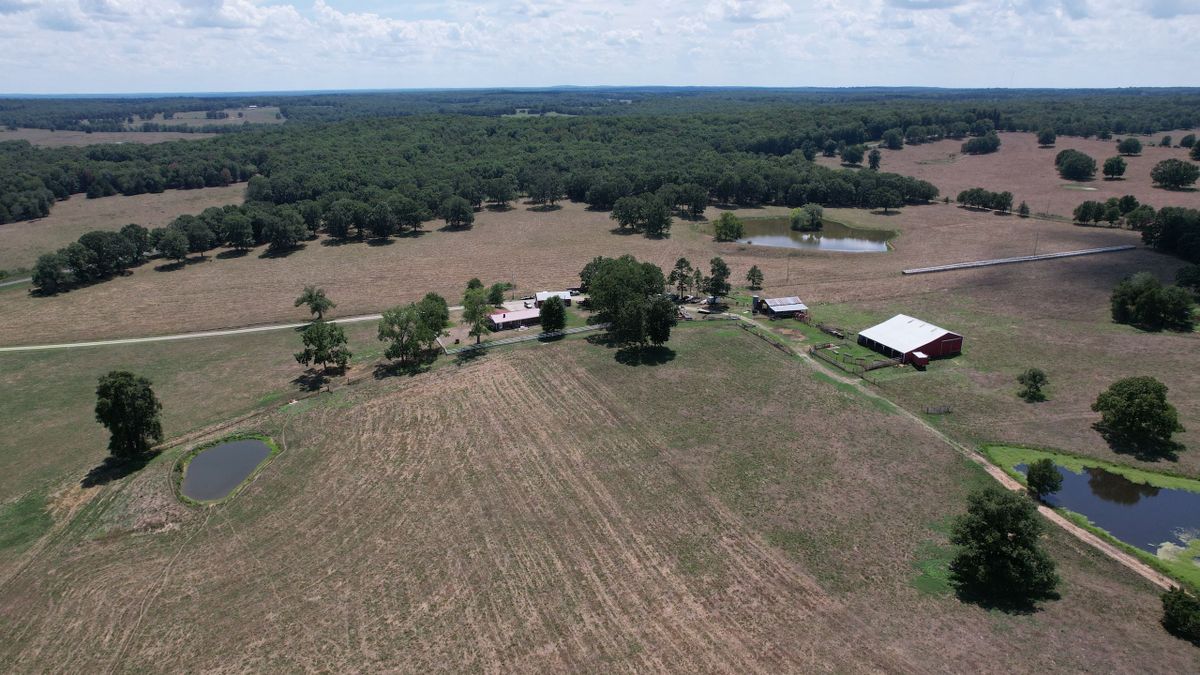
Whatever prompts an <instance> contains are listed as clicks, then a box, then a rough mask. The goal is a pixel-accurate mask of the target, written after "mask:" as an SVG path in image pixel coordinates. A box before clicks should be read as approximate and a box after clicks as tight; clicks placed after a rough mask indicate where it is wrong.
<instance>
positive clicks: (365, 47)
mask: <svg viewBox="0 0 1200 675" xmlns="http://www.w3.org/2000/svg"><path fill="white" fill-rule="evenodd" d="M1198 23H1200V2H1194V1H1192V0H1132V1H1122V0H1012V1H1011V2H1006V3H994V2H987V1H986V0H861V1H855V2H850V1H849V0H660V1H659V2H656V3H653V4H648V3H612V2H602V1H601V0H571V1H570V2H568V1H567V0H515V1H514V0H462V1H460V2H453V3H444V2H436V1H434V0H411V1H409V2H404V3H397V2H387V1H385V0H203V1H201V0H154V1H153V2H151V1H150V0H0V41H3V43H4V45H5V49H4V50H2V53H0V91H8V92H20V95H24V96H38V95H47V96H67V95H76V94H78V93H80V92H86V93H89V94H97V95H102V94H107V95H110V96H116V95H126V94H130V93H137V94H144V95H151V94H154V95H165V94H175V93H179V92H213V93H217V92H256V93H258V92H268V91H272V92H278V91H282V92H293V91H296V92H311V91H362V90H370V91H375V90H380V91H393V90H417V91H421V90H445V89H490V88H495V85H493V84H491V83H492V82H507V83H510V84H509V85H508V86H506V87H504V88H514V86H513V85H512V84H511V83H514V82H519V83H520V84H518V85H516V88H530V89H540V88H546V87H551V86H554V85H552V84H551V83H562V82H572V83H579V84H580V85H581V86H608V85H604V84H602V83H610V82H670V83H673V86H747V87H770V88H777V87H783V88H791V87H794V86H796V85H795V84H794V83H795V82H805V83H807V84H808V86H812V87H837V88H841V87H853V88H857V87H866V86H893V87H894V86H935V87H939V88H951V89H957V88H972V89H973V88H983V89H995V88H1004V89H1018V90H1024V89H1097V88H1113V87H1116V88H1126V87H1138V88H1144V87H1155V88H1163V87H1165V88H1174V87H1189V88H1190V87H1196V86H1200V72H1197V69H1196V68H1195V59H1194V58H1193V57H1191V56H1189V55H1192V54H1195V53H1196V52H1197V51H1200V31H1197V30H1196V27H1197V25H1198ZM865 82H872V83H875V84H872V85H867V84H864V83H865ZM914 82H915V83H926V84H919V85H912V84H910V83H914ZM181 83H187V84H186V85H181ZM558 86H562V85H558ZM15 95H18V94H10V96H15Z"/></svg>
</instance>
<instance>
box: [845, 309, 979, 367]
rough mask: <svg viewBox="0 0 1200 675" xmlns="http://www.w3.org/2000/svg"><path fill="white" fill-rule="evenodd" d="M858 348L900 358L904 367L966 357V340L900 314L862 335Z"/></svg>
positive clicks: (868, 329)
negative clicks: (938, 359)
mask: <svg viewBox="0 0 1200 675" xmlns="http://www.w3.org/2000/svg"><path fill="white" fill-rule="evenodd" d="M858 344H860V345H863V346H864V347H869V348H871V349H874V350H875V351H877V352H879V353H881V354H884V355H886V356H890V357H892V358H898V359H900V362H901V363H912V364H914V365H918V366H923V365H925V364H927V363H929V359H931V358H932V359H936V358H941V357H944V356H954V355H955V354H960V353H962V344H963V337H962V336H961V335H959V334H957V333H952V332H950V331H948V330H946V329H945V328H939V327H938V326H935V325H933V324H931V323H925V322H924V321H921V320H920V319H914V318H913V317H911V316H908V315H906V314H897V315H896V316H893V317H892V318H890V319H888V320H887V321H884V322H883V323H881V324H878V325H875V326H871V327H870V328H867V329H866V330H863V331H861V332H859V334H858Z"/></svg>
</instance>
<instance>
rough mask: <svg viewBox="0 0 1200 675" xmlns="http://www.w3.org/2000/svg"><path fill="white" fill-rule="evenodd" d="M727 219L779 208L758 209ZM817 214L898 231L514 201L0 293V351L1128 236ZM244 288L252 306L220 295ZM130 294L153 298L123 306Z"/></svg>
mask: <svg viewBox="0 0 1200 675" xmlns="http://www.w3.org/2000/svg"><path fill="white" fill-rule="evenodd" d="M70 203H71V202H66V203H64V204H63V205H62V206H66V205H68V204H70ZM719 212H720V210H719V209H717V208H715V207H710V208H709V209H708V216H709V218H710V219H712V218H715V217H716V214H717V213H719ZM734 213H739V214H742V215H748V214H753V215H767V214H783V213H786V211H785V210H784V209H782V208H780V207H765V208H760V209H740V210H735V211H734ZM827 213H828V214H829V216H830V217H831V218H835V219H838V220H841V221H846V222H849V223H855V224H860V225H861V226H864V227H870V228H883V227H888V228H891V229H898V230H899V231H900V232H901V235H900V236H899V237H898V238H897V239H895V240H894V241H893V247H894V249H895V250H894V251H891V252H888V253H880V254H858V255H854V256H852V257H848V256H847V255H846V254H842V253H800V252H792V251H788V250H784V249H774V248H764V247H755V246H749V245H744V244H737V243H717V242H714V241H713V240H712V237H711V235H708V234H706V233H704V231H703V229H704V228H703V225H704V224H703V223H702V222H688V221H686V220H680V221H679V222H677V223H676V226H675V227H674V229H673V231H672V234H671V237H670V238H668V239H659V240H655V239H646V238H643V237H631V236H623V235H620V234H614V232H613V228H614V223H613V222H612V221H611V220H610V219H609V218H608V214H606V213H603V212H595V211H590V210H586V209H585V208H583V206H582V205H579V204H571V203H568V204H564V205H563V207H562V208H561V209H559V210H555V211H536V210H531V209H528V208H525V207H519V208H515V209H512V210H509V211H504V212H492V211H484V212H481V213H479V214H478V217H477V219H476V222H475V224H474V226H473V227H472V228H471V229H469V230H461V231H458V230H442V229H437V225H436V224H434V223H430V224H428V225H427V227H428V228H429V229H427V230H425V231H424V232H423V233H421V234H418V235H415V236H411V235H410V236H405V237H402V238H398V239H395V240H392V241H391V242H390V243H389V244H388V245H386V246H372V245H369V244H366V243H347V244H340V245H331V244H335V242H333V241H331V240H328V239H324V238H323V239H321V240H319V241H311V242H308V243H307V244H306V245H305V246H304V248H302V249H301V250H298V251H296V252H294V253H291V254H290V255H287V256H282V257H269V258H264V257H261V256H260V254H261V253H262V250H261V249H257V250H254V251H251V252H250V253H249V254H247V255H244V256H233V257H230V255H229V254H228V253H226V252H223V251H214V252H212V253H211V254H210V255H209V256H207V257H206V258H205V259H204V260H203V262H200V259H198V258H194V259H193V260H194V262H189V264H188V265H186V266H185V267H184V268H183V269H178V270H174V269H172V270H167V271H161V270H160V269H159V266H158V265H156V264H153V263H149V264H144V265H142V266H140V267H139V268H136V269H135V270H133V273H132V274H130V275H128V276H124V277H120V278H117V279H114V280H112V281H108V282H105V283H102V284H97V285H94V286H89V287H84V288H80V289H77V290H74V291H71V292H69V293H64V294H61V295H58V296H54V297H47V298H42V297H33V296H26V295H24V294H12V293H9V294H3V295H0V312H3V313H4V314H5V316H8V317H10V319H11V320H10V322H8V323H6V324H4V325H0V345H16V344H38V343H48V342H70V341H76V340H89V339H103V338H113V337H128V336H130V335H131V333H132V334H134V335H156V334H166V333H175V332H186V331H194V330H206V329H212V328H226V327H233V326H245V325H252V324H260V323H271V322H278V321H293V320H296V319H298V318H303V316H304V315H303V313H301V312H299V311H298V310H295V309H294V308H292V304H291V301H292V299H293V298H294V297H295V294H296V291H297V289H299V288H301V287H303V286H304V285H306V284H317V285H319V286H322V287H324V288H325V289H326V290H327V291H328V292H329V294H330V296H331V297H333V298H335V300H336V301H337V303H338V307H337V309H336V311H335V313H334V316H350V315H356V314H368V313H373V312H378V311H381V310H382V309H384V308H386V307H390V306H393V305H396V304H398V303H401V302H408V301H411V300H415V299H417V298H419V297H420V296H422V295H424V294H425V293H426V292H427V291H434V292H438V293H440V294H442V295H444V296H445V297H447V298H453V297H457V296H459V295H461V293H462V288H463V286H464V285H465V283H466V281H467V280H468V279H470V278H472V277H479V278H480V279H483V280H484V281H485V282H486V283H489V284H490V283H492V282H495V281H511V282H513V283H514V284H515V286H516V290H517V292H518V293H520V294H522V295H523V294H528V293H531V292H533V291H537V290H543V289H545V288H561V287H566V286H571V285H574V284H576V283H578V274H579V270H580V269H581V268H582V267H583V265H584V263H586V262H587V261H588V260H591V259H592V258H593V257H595V256H597V255H610V256H615V255H621V254H624V253H630V254H633V255H635V256H636V257H637V258H638V259H639V260H649V261H651V262H653V263H655V264H657V265H659V266H660V267H663V268H664V269H669V268H670V267H671V266H672V265H673V264H674V262H675V260H676V258H678V257H680V256H683V257H687V258H688V259H689V260H691V261H692V262H693V263H694V264H701V265H706V264H707V261H708V260H709V258H711V257H713V256H714V255H720V256H722V257H723V258H724V259H725V260H726V261H727V262H728V263H729V265H730V267H731V268H732V270H733V275H734V281H735V282H741V281H742V278H743V277H744V275H745V273H746V270H748V269H749V268H750V266H751V265H758V266H759V267H760V268H761V269H762V270H763V272H764V274H765V277H766V282H765V284H766V291H765V292H767V294H768V295H769V294H775V295H792V294H795V293H796V292H798V290H799V291H802V294H803V295H804V296H806V298H807V297H811V298H814V299H822V300H825V301H842V302H848V301H858V300H863V299H870V298H887V297H892V296H893V295H895V294H896V293H923V292H931V291H934V290H936V289H943V290H944V289H950V288H953V287H955V286H956V285H957V284H958V280H959V277H947V276H946V275H922V276H923V278H916V279H904V280H903V281H901V280H899V279H898V277H899V276H900V270H902V269H907V268H910V267H919V266H924V265H933V264H940V263H951V262H959V261H964V260H975V259H983V258H992V257H1004V256H1009V255H1022V254H1027V253H1030V252H1032V250H1033V246H1034V243H1035V239H1036V240H1037V244H1038V246H1039V251H1041V252H1048V251H1055V250H1075V249H1080V248H1088V247H1093V246H1101V245H1114V244H1128V243H1138V241H1139V239H1138V236H1137V234H1136V233H1133V232H1122V231H1111V230H1098V229H1093V228H1079V227H1074V226H1070V225H1066V224H1059V223H1048V222H1044V221H1038V220H1034V219H1018V218H1016V217H1015V216H1013V217H1005V216H993V215H991V214H982V213H978V212H971V211H967V210H964V209H959V208H957V207H954V206H944V205H930V206H923V207H910V208H907V209H904V210H903V211H902V212H901V213H900V214H898V215H887V216H884V215H878V214H876V213H872V212H867V211H864V210H852V209H828V210H827ZM933 242H936V245H933ZM1113 255H1115V256H1130V255H1134V256H1143V255H1149V254H1144V253H1132V254H1131V253H1119V254H1113ZM1145 259H1146V260H1151V259H1153V260H1161V261H1162V262H1161V263H1158V264H1157V265H1156V269H1157V268H1159V267H1161V269H1162V273H1163V275H1164V277H1167V276H1169V275H1170V274H1173V273H1174V268H1175V267H1176V266H1177V265H1176V264H1174V263H1172V262H1171V261H1170V260H1168V259H1165V258H1163V257H1162V256H1149V257H1147V258H1145ZM1033 264H1041V263H1033ZM1051 264H1052V263H1051ZM249 289H253V293H254V297H255V299H256V301H255V302H253V303H241V302H230V298H237V297H242V296H243V295H244V294H245V293H247V292H248V291H249ZM131 297H136V298H147V299H150V298H152V299H153V301H152V302H145V303H129V302H128V299H129V298H131Z"/></svg>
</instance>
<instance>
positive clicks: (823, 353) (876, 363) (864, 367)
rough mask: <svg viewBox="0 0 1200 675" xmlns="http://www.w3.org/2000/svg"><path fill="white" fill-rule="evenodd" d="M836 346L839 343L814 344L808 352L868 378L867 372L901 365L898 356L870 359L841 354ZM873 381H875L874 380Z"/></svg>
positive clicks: (852, 373)
mask: <svg viewBox="0 0 1200 675" xmlns="http://www.w3.org/2000/svg"><path fill="white" fill-rule="evenodd" d="M835 347H837V345H836V344H834V343H832V342H827V343H825V344H820V345H813V346H812V347H810V348H809V349H808V353H809V354H811V355H812V356H814V357H816V358H818V359H821V360H822V361H824V362H826V363H828V364H830V365H832V366H835V367H837V368H839V369H841V370H844V371H846V372H847V373H850V374H851V375H858V376H859V377H862V378H864V379H869V378H867V373H869V372H871V371H872V370H878V369H879V368H888V367H891V366H898V365H900V359H898V358H896V359H868V358H864V357H861V356H851V355H850V354H839V353H837V352H835V351H834V348H835ZM871 381H872V382H874V380H871Z"/></svg>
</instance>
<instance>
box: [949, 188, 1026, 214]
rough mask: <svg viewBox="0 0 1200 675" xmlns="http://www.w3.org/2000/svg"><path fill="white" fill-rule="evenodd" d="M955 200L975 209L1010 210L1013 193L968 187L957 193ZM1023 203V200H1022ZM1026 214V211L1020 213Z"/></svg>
mask: <svg viewBox="0 0 1200 675" xmlns="http://www.w3.org/2000/svg"><path fill="white" fill-rule="evenodd" d="M955 201H956V202H958V203H959V204H962V205H963V206H969V207H972V208H976V209H990V210H992V211H1005V212H1008V211H1012V208H1013V193H1011V192H1007V191H1005V192H992V191H990V190H985V189H983V188H978V187H977V188H970V189H968V190H963V191H962V192H960V193H958V197H956V198H955ZM1022 204H1024V202H1022ZM1022 215H1028V213H1025V214H1022Z"/></svg>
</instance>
